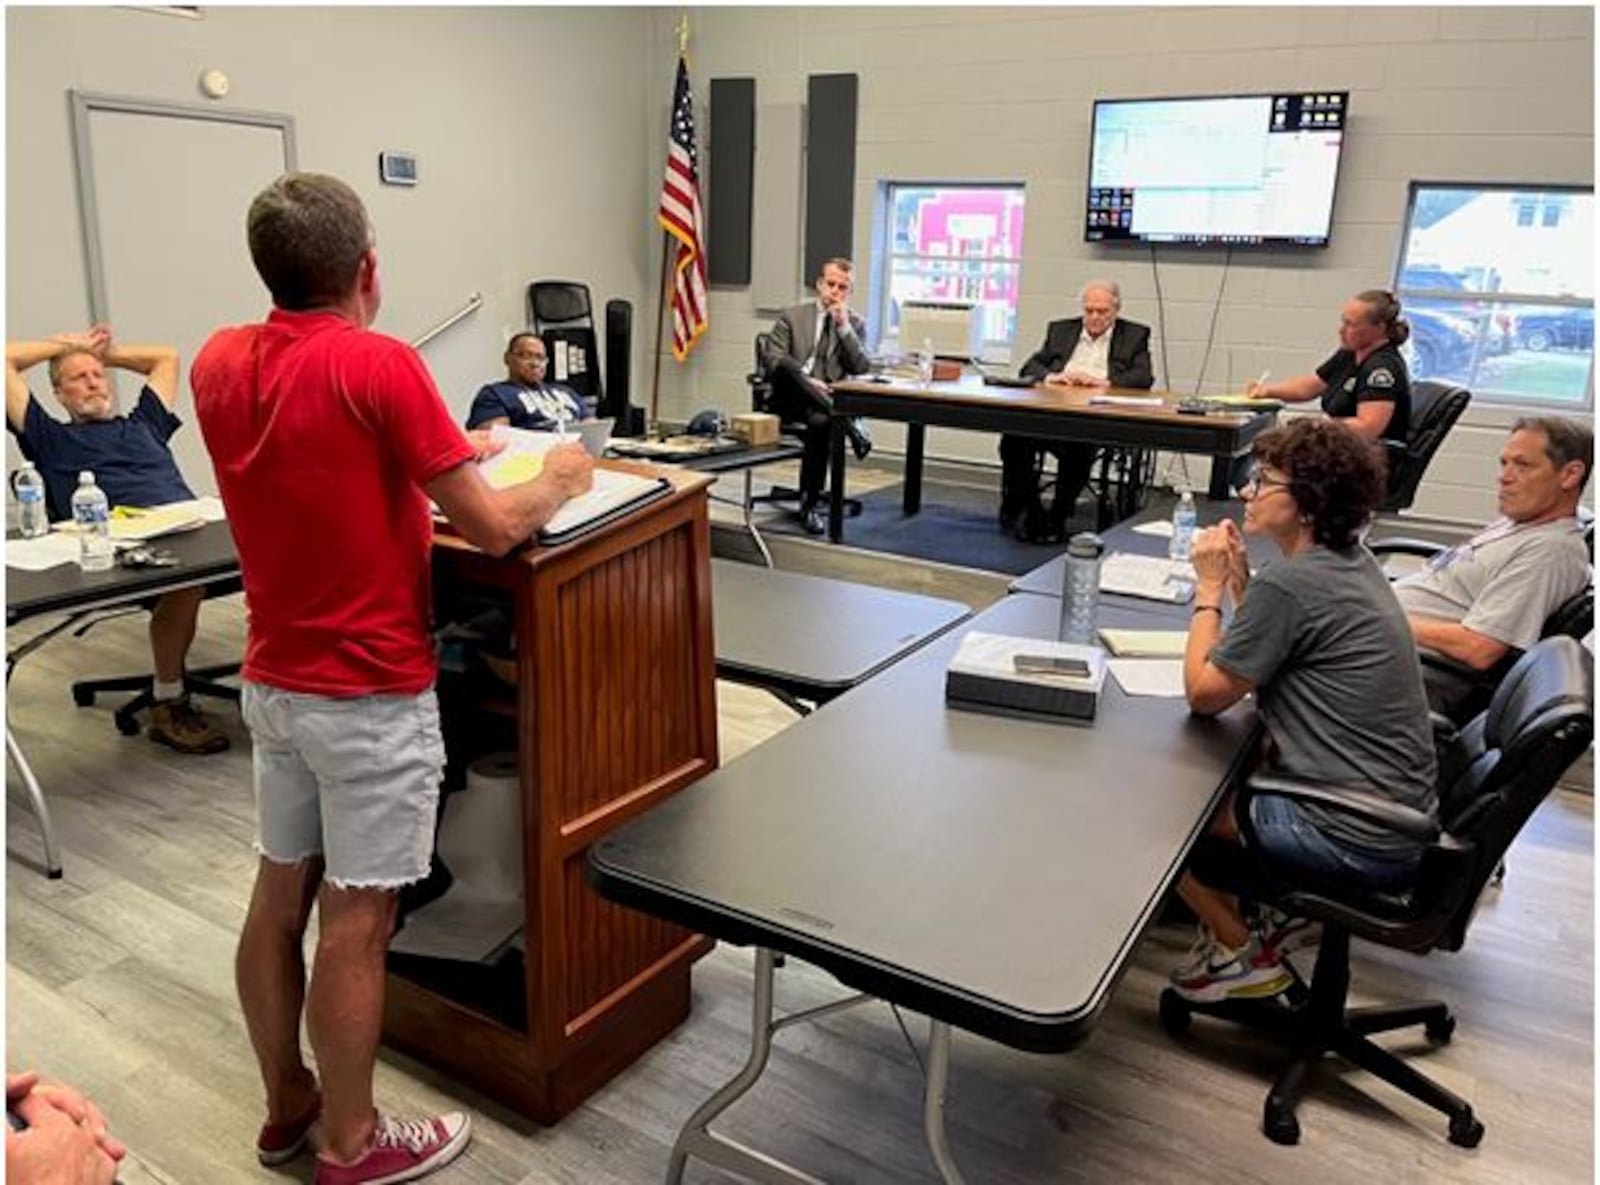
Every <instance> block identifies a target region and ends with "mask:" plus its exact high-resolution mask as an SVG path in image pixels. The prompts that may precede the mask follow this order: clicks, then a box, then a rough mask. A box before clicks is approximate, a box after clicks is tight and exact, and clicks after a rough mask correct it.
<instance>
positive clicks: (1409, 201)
mask: <svg viewBox="0 0 1600 1185" xmlns="http://www.w3.org/2000/svg"><path fill="white" fill-rule="evenodd" d="M1424 190H1427V191H1441V190H1468V191H1471V192H1473V193H1480V194H1494V193H1505V194H1516V193H1534V194H1572V195H1576V196H1585V197H1588V198H1590V200H1591V201H1592V200H1593V198H1594V186H1592V185H1581V184H1571V183H1561V184H1555V183H1546V182H1539V181H1528V182H1511V181H1415V180H1414V181H1412V182H1411V183H1410V184H1409V186H1408V187H1407V192H1406V208H1405V215H1404V217H1403V219H1402V221H1401V224H1400V242H1399V246H1398V249H1397V250H1396V252H1395V264H1394V278H1393V281H1392V288H1391V291H1393V292H1394V294H1395V296H1396V297H1398V298H1399V300H1400V304H1401V309H1402V314H1401V315H1402V316H1404V308H1405V306H1406V304H1407V303H1408V302H1410V301H1413V300H1415V301H1441V302H1442V301H1473V302H1476V303H1479V304H1482V305H1484V306H1486V307H1489V308H1493V307H1495V306H1513V307H1519V306H1520V307H1541V308H1549V309H1588V310H1590V311H1591V314H1592V312H1593V310H1594V307H1595V301H1594V297H1593V296H1592V295H1591V296H1589V297H1581V296H1547V295H1534V294H1525V293H1519V292H1514V291H1501V292H1485V291H1482V290H1481V289H1476V288H1404V287H1402V286H1401V282H1400V281H1401V277H1402V276H1404V275H1405V273H1406V271H1407V268H1408V255H1409V253H1410V248H1411V238H1412V225H1413V219H1414V217H1415V215H1416V209H1417V199H1418V196H1419V195H1420V194H1421V193H1422V192H1423V191H1424ZM1547 208H1548V203H1544V202H1536V203H1530V204H1529V222H1528V223H1527V224H1526V226H1524V225H1523V224H1522V222H1521V212H1520V211H1518V214H1517V228H1518V229H1530V228H1531V229H1543V228H1544V221H1543V218H1544V215H1543V211H1544V210H1545V209H1547ZM1594 371H1595V351H1594V347H1593V346H1592V345H1591V346H1590V349H1589V373H1588V377H1587V379H1586V380H1585V384H1584V394H1583V398H1582V400H1581V401H1579V400H1564V399H1553V398H1548V397H1536V396H1535V397H1523V396H1518V395H1516V394H1514V393H1511V392H1504V391H1493V390H1484V391H1480V390H1474V391H1473V403H1474V405H1475V406H1479V407H1494V408H1499V409H1502V410H1504V411H1511V412H1518V413H1525V412H1534V411H1538V412H1551V413H1556V414H1561V413H1566V414H1581V415H1593V414H1594ZM1413 377H1414V378H1415V377H1418V376H1413Z"/></svg>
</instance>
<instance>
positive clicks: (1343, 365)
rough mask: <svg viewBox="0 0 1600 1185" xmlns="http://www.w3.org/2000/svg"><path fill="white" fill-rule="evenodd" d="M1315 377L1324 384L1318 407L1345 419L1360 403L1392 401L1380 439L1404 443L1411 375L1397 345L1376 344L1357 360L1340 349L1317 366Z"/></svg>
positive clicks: (1409, 400)
mask: <svg viewBox="0 0 1600 1185" xmlns="http://www.w3.org/2000/svg"><path fill="white" fill-rule="evenodd" d="M1317 377H1318V378H1319V379H1321V380H1322V381H1323V382H1324V383H1327V384H1328V391H1327V394H1325V395H1324V396H1323V397H1322V410H1323V411H1324V412H1325V413H1327V414H1328V415H1330V416H1332V417H1333V418H1334V419H1336V420H1347V419H1350V418H1351V417H1353V416H1354V415H1355V414H1356V411H1357V405H1358V404H1362V403H1392V404H1394V414H1393V415H1392V416H1390V417H1389V425H1388V427H1386V428H1385V429H1384V430H1383V439H1384V440H1395V441H1399V442H1401V443H1404V442H1405V439H1406V434H1407V433H1408V432H1409V431H1410V430H1411V375H1410V372H1408V371H1407V370H1406V360H1405V359H1404V358H1402V357H1401V356H1400V349H1399V347H1397V346H1393V345H1386V346H1379V347H1378V348H1377V349H1376V350H1374V351H1372V353H1370V354H1368V355H1367V359H1366V361H1365V362H1360V363H1358V362H1357V361H1356V356H1355V353H1354V351H1351V350H1340V351H1339V352H1338V353H1337V354H1335V355H1334V356H1333V357H1332V358H1329V359H1328V360H1327V361H1326V362H1324V363H1323V364H1322V365H1321V366H1319V367H1317Z"/></svg>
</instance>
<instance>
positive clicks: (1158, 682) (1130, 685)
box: [1107, 658, 1183, 699]
mask: <svg viewBox="0 0 1600 1185" xmlns="http://www.w3.org/2000/svg"><path fill="white" fill-rule="evenodd" d="M1107 665H1108V666H1110V668H1111V674H1112V675H1113V676H1114V677H1115V678H1116V680H1117V685H1118V686H1119V687H1121V688H1122V691H1123V694H1124V695H1136V696H1148V697H1152V698H1156V699H1182V698H1183V662H1182V660H1181V659H1176V658H1162V659H1147V658H1113V659H1112V660H1111V661H1110V663H1108V664H1107Z"/></svg>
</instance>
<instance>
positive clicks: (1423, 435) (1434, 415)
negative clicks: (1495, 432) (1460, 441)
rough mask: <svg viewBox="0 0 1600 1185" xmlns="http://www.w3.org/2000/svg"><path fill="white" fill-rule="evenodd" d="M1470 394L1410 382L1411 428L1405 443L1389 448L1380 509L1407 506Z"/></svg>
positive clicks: (1445, 386) (1452, 387)
mask: <svg viewBox="0 0 1600 1185" xmlns="http://www.w3.org/2000/svg"><path fill="white" fill-rule="evenodd" d="M1470 402H1472V394H1471V392H1469V391H1468V390H1467V389H1466V388H1465V387H1458V386H1455V385H1453V384H1450V383H1439V382H1434V381H1433V380H1431V379H1422V380H1420V381H1418V382H1415V383H1412V384H1411V429H1410V431H1409V432H1408V433H1407V434H1406V442H1405V444H1404V446H1400V445H1395V444H1391V445H1390V448H1389V456H1388V461H1389V489H1388V494H1387V496H1386V497H1385V498H1384V501H1383V505H1382V506H1380V507H1379V509H1380V510H1383V511H1388V512H1393V511H1397V510H1405V509H1408V508H1409V507H1410V506H1411V504H1412V503H1413V502H1415V501H1416V500H1417V487H1418V486H1420V485H1421V484H1422V475H1423V474H1424V473H1426V472H1427V470H1428V463H1429V462H1430V461H1432V460H1433V454H1434V453H1436V452H1438V451H1439V446H1440V445H1441V444H1443V443H1444V438H1445V437H1446V436H1447V435H1449V432H1450V429H1451V427H1452V426H1453V425H1454V424H1455V422H1456V421H1457V420H1459V419H1460V418H1461V413H1462V412H1464V411H1466V410H1467V404H1468V403H1470Z"/></svg>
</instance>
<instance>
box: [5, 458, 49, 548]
mask: <svg viewBox="0 0 1600 1185" xmlns="http://www.w3.org/2000/svg"><path fill="white" fill-rule="evenodd" d="M11 486H12V489H14V490H15V491H16V493H17V530H19V531H20V532H22V537H23V538H24V539H37V538H39V537H40V536H41V535H48V534H49V533H50V516H49V515H48V514H46V513H45V509H44V478H42V477H40V476H39V471H38V470H37V469H35V468H34V467H33V462H32V461H24V462H23V463H22V468H21V469H18V470H17V475H16V477H14V478H13V479H12V481H11Z"/></svg>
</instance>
